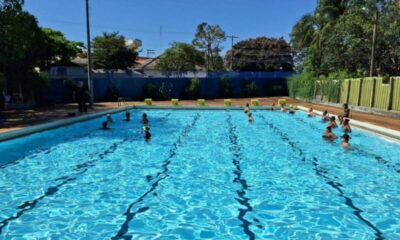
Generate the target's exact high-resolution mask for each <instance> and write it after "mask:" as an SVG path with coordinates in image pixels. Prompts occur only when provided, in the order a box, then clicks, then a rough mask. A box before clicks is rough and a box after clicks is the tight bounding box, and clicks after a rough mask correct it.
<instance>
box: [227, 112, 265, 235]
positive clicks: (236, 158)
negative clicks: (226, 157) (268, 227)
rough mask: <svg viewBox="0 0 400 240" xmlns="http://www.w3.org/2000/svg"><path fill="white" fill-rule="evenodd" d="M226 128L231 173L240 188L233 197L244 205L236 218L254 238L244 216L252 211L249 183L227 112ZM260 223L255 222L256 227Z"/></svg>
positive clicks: (230, 117)
mask: <svg viewBox="0 0 400 240" xmlns="http://www.w3.org/2000/svg"><path fill="white" fill-rule="evenodd" d="M227 123H228V129H229V141H230V144H231V147H230V151H231V153H232V154H233V158H232V164H233V166H234V167H235V170H233V174H234V176H235V178H234V180H233V182H234V183H236V184H239V185H240V187H241V189H240V190H237V191H236V193H237V197H235V199H236V201H237V202H238V203H239V204H240V205H242V206H243V207H244V209H243V208H239V214H238V219H239V221H241V222H242V224H241V226H242V228H243V231H244V233H245V234H246V235H247V236H248V239H250V240H254V239H255V234H254V232H252V231H251V230H250V225H252V223H251V222H250V221H248V220H247V219H246V218H245V217H246V214H247V213H248V212H251V211H253V207H252V206H251V204H250V199H249V198H248V197H246V193H247V190H248V189H249V185H248V184H247V181H246V179H244V178H243V177H242V169H241V166H240V163H241V159H242V152H241V148H240V145H239V143H238V136H237V135H236V127H235V126H234V125H233V123H232V116H231V114H230V113H229V112H228V118H227ZM254 220H255V221H256V222H257V223H259V220H258V219H254ZM260 226H261V225H259V224H257V227H260ZM261 227H262V226H261Z"/></svg>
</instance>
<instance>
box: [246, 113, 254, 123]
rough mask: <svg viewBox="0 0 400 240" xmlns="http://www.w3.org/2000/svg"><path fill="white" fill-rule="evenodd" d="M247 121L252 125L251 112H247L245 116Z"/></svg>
mask: <svg viewBox="0 0 400 240" xmlns="http://www.w3.org/2000/svg"><path fill="white" fill-rule="evenodd" d="M247 120H248V121H249V123H253V122H254V118H253V114H251V112H249V113H248V114H247Z"/></svg>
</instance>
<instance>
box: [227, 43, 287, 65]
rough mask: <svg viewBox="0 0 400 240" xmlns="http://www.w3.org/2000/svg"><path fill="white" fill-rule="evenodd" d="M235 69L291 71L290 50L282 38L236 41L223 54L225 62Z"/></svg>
mask: <svg viewBox="0 0 400 240" xmlns="http://www.w3.org/2000/svg"><path fill="white" fill-rule="evenodd" d="M232 53H233V65H232V66H233V70H236V71H280V70H283V71H292V70H293V56H292V50H291V48H290V46H289V44H288V43H286V41H285V40H284V39H283V38H278V39H276V38H267V37H259V38H255V39H248V40H244V41H241V42H238V43H236V44H235V45H234V46H233V50H230V51H228V52H227V53H226V55H225V64H226V65H227V66H229V65H230V64H231V58H232V56H231V55H232Z"/></svg>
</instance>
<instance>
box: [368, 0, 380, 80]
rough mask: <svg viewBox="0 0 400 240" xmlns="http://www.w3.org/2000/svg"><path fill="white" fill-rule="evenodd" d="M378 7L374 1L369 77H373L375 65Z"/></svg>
mask: <svg viewBox="0 0 400 240" xmlns="http://www.w3.org/2000/svg"><path fill="white" fill-rule="evenodd" d="M378 17H379V16H378V6H377V5H376V0H375V10H374V20H373V21H374V28H373V33H372V47H371V62H370V68H369V76H370V77H372V76H373V75H374V65H375V47H376V32H377V28H378Z"/></svg>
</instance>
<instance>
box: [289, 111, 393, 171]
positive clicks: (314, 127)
mask: <svg viewBox="0 0 400 240" xmlns="http://www.w3.org/2000/svg"><path fill="white" fill-rule="evenodd" d="M294 119H295V120H296V121H298V122H301V123H303V124H306V125H308V126H309V127H310V128H311V129H313V130H315V131H318V132H319V131H321V129H319V128H318V127H316V126H314V125H312V124H311V123H309V122H306V121H304V120H303V119H299V118H296V117H295V118H294ZM352 150H353V151H356V152H357V153H360V154H362V155H363V156H364V157H369V158H374V159H375V160H376V161H377V162H378V163H380V164H383V165H385V167H387V168H389V169H392V170H394V171H395V172H397V173H400V163H397V164H394V165H393V164H391V163H390V161H388V160H386V159H384V158H383V157H381V156H379V155H376V154H374V153H370V152H368V151H366V150H363V149H358V148H357V149H352Z"/></svg>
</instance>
